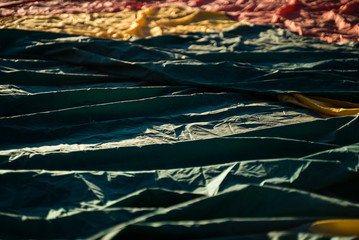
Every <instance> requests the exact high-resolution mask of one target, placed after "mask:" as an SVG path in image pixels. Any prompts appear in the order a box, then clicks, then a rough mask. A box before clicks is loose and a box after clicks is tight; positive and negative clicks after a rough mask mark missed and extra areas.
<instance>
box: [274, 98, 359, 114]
mask: <svg viewBox="0 0 359 240" xmlns="http://www.w3.org/2000/svg"><path fill="white" fill-rule="evenodd" d="M278 99H279V100H280V101H283V102H290V103H293V104H296V105H298V106H301V107H305V108H309V109H313V110H314V111H316V112H317V113H319V114H320V115H322V116H324V117H334V116H348V115H355V114H358V113H359V104H357V103H351V102H347V101H340V100H335V99H328V98H322V97H313V96H305V95H302V94H298V93H292V94H281V95H278Z"/></svg>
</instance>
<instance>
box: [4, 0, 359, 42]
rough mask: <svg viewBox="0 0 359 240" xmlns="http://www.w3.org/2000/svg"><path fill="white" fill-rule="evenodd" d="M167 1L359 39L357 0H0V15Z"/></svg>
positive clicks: (337, 38)
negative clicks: (10, 0)
mask: <svg viewBox="0 0 359 240" xmlns="http://www.w3.org/2000/svg"><path fill="white" fill-rule="evenodd" d="M169 4H176V5H179V6H190V7H198V8H202V9H205V10H209V11H225V12H226V13H227V14H228V15H229V16H231V17H233V18H234V19H236V20H238V21H249V22H252V23H254V24H275V25H277V26H279V27H281V28H286V29H289V30H291V31H294V32H297V33H298V34H299V35H303V36H310V37H317V38H320V39H322V40H325V41H328V42H347V41H359V0H189V1H185V0H157V1H146V0H122V1H120V0H117V1H116V0H95V1H90V0H78V1H71V0H42V1H35V2H34V1H32V0H19V1H12V2H8V1H4V0H0V16H24V15H32V14H59V13H80V12H85V13H89V12H115V11H121V10H123V9H125V8H130V9H143V8H146V7H150V6H151V7H161V6H166V5H169Z"/></svg>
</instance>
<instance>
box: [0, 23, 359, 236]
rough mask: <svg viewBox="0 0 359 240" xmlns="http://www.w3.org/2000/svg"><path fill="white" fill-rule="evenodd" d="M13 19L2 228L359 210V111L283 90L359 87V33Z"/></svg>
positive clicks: (62, 231) (258, 232)
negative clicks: (126, 30) (118, 36)
mask: <svg viewBox="0 0 359 240" xmlns="http://www.w3.org/2000/svg"><path fill="white" fill-rule="evenodd" d="M0 35H1V38H0V58H1V64H0V84H1V85H0V104H1V105H0V110H1V113H0V114H1V117H0V133H1V134H0V168H1V171H0V182H1V185H0V188H1V191H0V195H1V200H0V219H1V222H2V224H1V225H0V234H1V235H0V236H1V237H3V238H10V237H12V238H43V239H49V238H61V239H63V238H66V239H69V238H77V239H78V238H94V239H96V238H101V237H105V238H107V239H108V238H114V237H115V238H120V239H129V238H133V237H147V238H155V237H156V238H171V239H172V238H174V239H175V238H180V239H183V238H186V239H190V238H203V239H210V238H227V237H228V238H231V239H232V238H236V239H238V238H239V239H281V238H283V239H287V238H297V239H298V238H312V239H320V238H321V237H322V236H321V235H319V234H315V233H311V232H310V231H309V230H308V226H309V225H310V224H311V223H312V222H314V221H316V220H320V219H328V218H355V217H358V214H359V204H358V201H359V199H358V196H357V194H356V192H357V190H358V189H357V185H358V184H357V183H358V160H359V158H358V156H359V154H358V152H359V146H358V144H359V130H358V129H359V126H358V124H359V122H358V121H359V120H358V116H346V117H335V118H329V119H324V118H322V117H321V116H319V115H317V114H316V113H314V112H313V111H311V110H308V109H302V108H299V107H297V106H295V105H292V104H289V103H283V102H279V101H277V96H278V94H287V93H292V92H296V93H301V94H310V95H313V96H320V97H322V98H336V99H339V100H340V101H352V102H358V90H359V85H358V78H357V76H358V71H359V69H358V62H359V58H358V55H359V51H358V46H357V44H353V43H351V44H340V45H336V44H328V43H324V42H321V41H319V40H316V39H310V38H304V37H301V36H298V35H296V34H293V33H291V32H289V31H286V30H282V29H279V28H276V27H274V26H237V27H235V28H232V29H229V30H228V31H224V32H213V33H189V34H186V35H178V36H175V35H172V36H169V35H166V36H160V37H150V38H146V39H131V40H130V41H119V40H111V39H101V38H93V37H85V36H74V35H67V34H58V33H47V32H34V31H23V30H12V29H6V30H5V29H3V30H0ZM19 229H21V231H19Z"/></svg>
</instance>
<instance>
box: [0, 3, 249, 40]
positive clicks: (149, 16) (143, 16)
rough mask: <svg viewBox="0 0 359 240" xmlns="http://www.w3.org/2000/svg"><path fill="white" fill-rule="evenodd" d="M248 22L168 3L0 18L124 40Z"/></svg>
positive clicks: (2, 22) (3, 22)
mask: <svg viewBox="0 0 359 240" xmlns="http://www.w3.org/2000/svg"><path fill="white" fill-rule="evenodd" d="M240 24H248V23H239V22H236V21H234V20H231V19H230V18H229V17H228V16H227V15H226V14H225V13H224V12H208V11H203V10H198V9H191V8H182V7H176V6H169V7H163V8H147V9H144V10H140V11H133V10H128V9H127V10H124V11H121V12H116V13H90V14H86V13H80V14H59V15H36V16H25V17H20V18H12V17H5V18H0V28H16V29H23V30H34V31H50V32H62V33H69V34H76V35H87V36H95V37H103V38H114V39H124V40H127V39H129V38H130V37H131V36H135V37H148V36H159V35H164V34H185V33H188V32H209V31H221V30H225V29H227V28H228V27H231V26H233V25H240Z"/></svg>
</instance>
